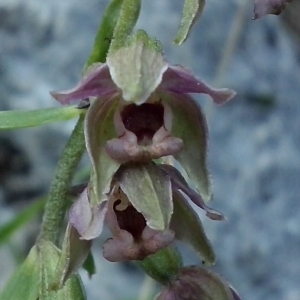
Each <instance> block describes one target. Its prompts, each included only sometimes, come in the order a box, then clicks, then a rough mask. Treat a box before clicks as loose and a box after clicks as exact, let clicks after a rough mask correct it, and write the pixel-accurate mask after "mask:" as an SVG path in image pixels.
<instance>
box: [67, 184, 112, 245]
mask: <svg viewBox="0 0 300 300" xmlns="http://www.w3.org/2000/svg"><path fill="white" fill-rule="evenodd" d="M106 211H107V203H106V202H104V203H102V204H100V205H98V206H96V207H91V204H90V201H89V198H88V191H87V189H85V190H84V191H83V193H82V194H81V195H80V196H79V198H78V199H77V200H76V202H75V203H74V204H73V205H72V207H71V209H70V212H69V222H70V224H72V225H73V226H74V227H75V228H76V230H77V231H78V233H79V235H80V236H81V239H84V240H91V239H94V238H95V237H97V236H99V235H100V234H101V232H102V228H103V222H104V217H105V214H106Z"/></svg>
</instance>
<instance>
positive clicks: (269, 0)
mask: <svg viewBox="0 0 300 300" xmlns="http://www.w3.org/2000/svg"><path fill="white" fill-rule="evenodd" d="M290 2H292V0H254V17H253V19H260V18H262V17H264V16H266V15H268V14H272V15H279V14H280V13H281V12H282V11H283V10H284V9H285V6H286V5H287V4H288V3H290Z"/></svg>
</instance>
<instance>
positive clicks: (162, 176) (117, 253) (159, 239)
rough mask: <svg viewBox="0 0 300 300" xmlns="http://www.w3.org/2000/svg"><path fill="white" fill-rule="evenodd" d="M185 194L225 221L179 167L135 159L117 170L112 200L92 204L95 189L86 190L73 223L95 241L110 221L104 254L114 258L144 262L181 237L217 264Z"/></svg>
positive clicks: (75, 207)
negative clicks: (191, 185)
mask: <svg viewBox="0 0 300 300" xmlns="http://www.w3.org/2000/svg"><path fill="white" fill-rule="evenodd" d="M184 195H185V196H186V197H188V198H190V199H191V201H192V202H193V203H194V204H196V205H197V206H199V207H201V208H202V209H203V210H205V211H206V215H207V216H208V217H209V218H211V219H213V220H223V219H224V217H223V215H222V214H221V213H219V212H217V211H214V210H212V209H210V208H209V207H207V206H206V205H205V203H204V201H203V200H202V198H201V196H200V195H199V194H197V192H195V191H194V190H193V189H191V188H190V187H189V186H188V184H187V182H186V181H185V180H184V178H183V177H182V176H181V174H180V173H179V171H177V170H176V169H175V168H174V167H172V166H169V165H158V164H155V163H154V162H149V163H147V164H146V163H143V164H140V163H139V164H137V163H133V162H130V163H126V164H123V165H122V166H121V167H120V168H119V170H118V171H117V172H116V173H115V174H114V176H113V179H112V183H111V189H110V191H109V193H108V194H107V199H106V200H104V201H103V202H102V203H100V204H99V205H97V206H92V205H91V203H90V192H89V190H88V189H85V190H84V191H83V193H82V194H81V196H80V197H79V199H78V200H77V201H76V202H75V203H74V204H73V206H72V207H71V209H70V213H69V222H70V224H71V225H72V226H73V227H75V228H76V230H77V231H78V233H79V235H80V238H81V239H84V240H90V239H93V238H96V237H97V236H99V235H100V234H101V231H102V228H103V223H104V221H105V222H106V223H107V225H108V227H109V229H110V231H111V233H112V238H111V239H109V240H108V241H107V242H106V243H105V244H104V251H103V255H104V257H105V258H106V259H108V260H110V261H125V260H142V259H144V258H145V257H146V256H148V255H150V254H153V253H155V252H157V251H158V250H160V249H162V248H164V247H166V246H168V245H170V244H171V243H173V242H174V240H175V238H177V239H179V240H181V241H183V242H186V243H188V244H190V245H191V246H192V247H193V248H194V249H195V250H196V251H197V252H198V253H199V254H200V255H201V256H202V257H203V259H204V262H206V263H207V264H208V265H209V264H212V263H214V260H215V256H214V253H213V250H212V247H211V245H210V243H209V241H208V240H207V238H206V236H205V233H204V231H203V229H202V224H201V221H200V219H199V217H198V215H197V214H196V213H195V212H194V210H193V209H192V207H191V206H190V205H189V204H188V202H187V200H186V198H185V197H184ZM191 228H193V232H189V231H190V229H191Z"/></svg>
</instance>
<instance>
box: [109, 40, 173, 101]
mask: <svg viewBox="0 0 300 300" xmlns="http://www.w3.org/2000/svg"><path fill="white" fill-rule="evenodd" d="M147 39H149V38H147ZM149 43H151V41H150V42H147V40H146V41H145V40H142V39H138V40H137V41H135V42H134V43H132V44H131V45H129V46H127V47H123V48H120V49H119V50H117V51H115V52H113V53H110V54H109V55H108V57H107V64H108V66H109V71H110V74H111V78H112V79H113V81H114V83H115V84H116V85H117V86H118V88H120V89H121V91H122V96H123V99H124V100H126V101H128V102H134V103H136V104H138V105H140V104H142V103H144V102H146V100H147V99H148V97H149V96H150V95H151V94H152V93H153V92H154V91H155V89H156V88H157V86H158V85H159V84H160V83H161V80H162V76H163V74H164V72H165V71H166V69H167V67H168V63H167V62H166V61H165V60H164V57H163V55H162V54H161V53H160V52H158V51H156V50H155V49H153V47H150V46H149Z"/></svg>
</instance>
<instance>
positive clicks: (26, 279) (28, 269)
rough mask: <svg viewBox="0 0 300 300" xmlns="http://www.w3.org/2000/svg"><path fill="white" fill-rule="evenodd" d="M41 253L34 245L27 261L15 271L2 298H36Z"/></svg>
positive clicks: (2, 299)
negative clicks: (39, 253)
mask: <svg viewBox="0 0 300 300" xmlns="http://www.w3.org/2000/svg"><path fill="white" fill-rule="evenodd" d="M38 260H39V255H38V250H37V247H36V246H34V247H33V248H32V249H31V251H30V253H29V255H28V256H27V258H26V260H25V262H24V263H23V264H22V265H21V266H20V267H19V268H18V269H17V270H16V271H15V272H14V273H13V275H12V276H11V278H10V279H9V281H8V283H7V284H6V285H5V287H4V289H3V291H2V292H1V293H0V299H1V300H36V299H37V297H38V282H39V262H38Z"/></svg>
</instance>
